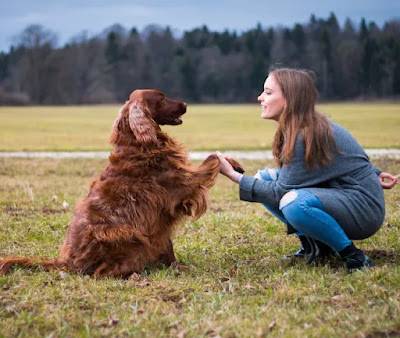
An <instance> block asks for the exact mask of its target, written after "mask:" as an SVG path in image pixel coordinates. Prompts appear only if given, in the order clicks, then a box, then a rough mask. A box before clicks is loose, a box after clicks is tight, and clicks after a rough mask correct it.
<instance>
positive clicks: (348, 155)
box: [239, 122, 385, 239]
mask: <svg viewBox="0 0 400 338" xmlns="http://www.w3.org/2000/svg"><path fill="white" fill-rule="evenodd" d="M331 127H332V131H333V135H334V138H335V140H336V144H337V147H338V149H339V150H340V151H338V152H335V153H334V161H333V163H332V164H330V165H329V166H325V167H324V166H319V167H317V168H313V169H307V168H306V166H305V162H304V143H303V141H302V139H301V137H300V136H298V137H297V140H296V144H295V148H294V156H293V160H292V161H291V162H290V163H289V165H288V166H283V167H282V168H280V170H279V177H278V179H277V180H276V181H264V180H262V179H258V178H255V177H251V176H247V175H244V176H243V177H242V179H241V181H240V192H239V196H240V199H241V200H243V201H248V202H259V203H266V204H268V205H270V206H271V207H273V208H278V207H279V201H280V200H281V198H282V197H283V195H284V194H286V193H287V192H289V191H290V190H293V189H307V190H308V191H310V192H312V193H313V194H315V195H316V196H317V197H318V198H319V200H320V201H321V203H322V205H323V207H324V210H325V211H326V212H327V213H328V214H330V215H331V216H332V217H333V218H335V219H336V221H337V222H338V223H339V224H340V226H341V227H342V228H343V230H344V231H345V232H346V234H347V235H348V236H349V238H350V239H364V238H367V237H369V236H371V235H373V234H374V233H375V232H377V231H378V229H379V228H380V226H381V225H382V223H383V219H384V216H385V201H384V195H383V191H382V187H381V184H380V182H379V178H378V175H379V173H380V170H379V169H377V168H375V167H374V166H373V165H372V164H371V162H370V160H369V158H368V156H367V155H366V153H365V151H364V150H363V148H362V147H361V146H360V145H359V144H358V142H357V141H356V140H355V138H354V137H353V136H352V135H351V134H350V133H349V132H348V131H347V130H346V129H344V128H343V127H341V126H339V125H338V124H336V123H334V122H331Z"/></svg>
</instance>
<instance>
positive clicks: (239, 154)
mask: <svg viewBox="0 0 400 338" xmlns="http://www.w3.org/2000/svg"><path fill="white" fill-rule="evenodd" d="M365 151H366V153H367V154H368V156H369V157H370V158H379V157H389V158H395V159H400V149H366V150H365ZM211 153H213V152H212V151H192V152H190V153H189V157H190V158H191V159H193V160H202V159H205V158H206V157H207V156H208V155H209V154H211ZM223 153H224V155H226V156H229V157H232V158H236V159H247V160H270V159H272V158H273V157H272V153H271V151H270V150H256V151H238V150H227V151H224V152H223ZM109 154H110V152H108V151H77V152H0V157H25V158H27V157H28V158H44V157H47V158H108V156H109Z"/></svg>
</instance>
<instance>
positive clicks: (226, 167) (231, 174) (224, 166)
mask: <svg viewBox="0 0 400 338" xmlns="http://www.w3.org/2000/svg"><path fill="white" fill-rule="evenodd" d="M217 156H218V158H219V161H220V169H219V172H220V173H221V174H222V175H225V176H226V177H228V178H230V179H231V180H232V181H234V182H236V183H239V180H240V178H241V177H242V174H240V173H238V172H237V171H235V169H233V167H232V166H231V164H230V163H229V162H228V161H227V160H226V158H225V157H224V156H223V155H222V154H220V153H219V152H217Z"/></svg>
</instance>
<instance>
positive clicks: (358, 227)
mask: <svg viewBox="0 0 400 338" xmlns="http://www.w3.org/2000/svg"><path fill="white" fill-rule="evenodd" d="M258 101H259V102H260V103H261V108H262V109H261V110H262V113H261V117H262V118H263V119H271V120H275V121H276V122H278V127H277V131H276V133H275V137H274V141H273V144H272V150H273V155H274V158H275V160H276V162H277V164H278V169H272V168H271V169H268V168H267V169H263V170H260V171H259V172H258V173H257V175H256V176H255V177H250V176H246V175H241V174H239V173H237V172H235V171H234V170H233V168H232V167H231V166H230V164H229V163H228V162H227V161H226V160H225V159H224V157H223V156H222V155H220V154H219V158H220V160H221V163H222V164H221V173H222V174H223V175H225V176H227V177H228V178H230V179H231V180H232V181H234V182H237V183H239V185H240V199H241V200H243V201H249V202H259V203H262V204H263V205H264V206H265V207H266V208H267V209H268V210H269V211H270V212H271V213H272V214H273V215H275V216H276V217H277V218H279V219H280V220H281V221H282V222H284V223H285V224H286V225H287V226H288V233H296V234H297V235H298V236H299V239H300V240H301V242H302V244H303V246H302V247H301V248H300V250H299V251H298V252H296V253H295V255H297V256H300V255H304V254H305V255H307V256H308V262H310V261H312V260H313V259H314V258H315V257H317V256H319V255H320V256H321V255H323V254H326V253H328V252H329V251H331V250H333V251H335V252H337V253H339V255H340V256H341V257H342V258H343V259H344V261H345V264H346V267H347V269H348V270H353V269H359V268H363V267H371V266H373V263H372V261H371V260H370V259H369V258H368V257H367V256H366V255H365V254H364V253H363V252H362V251H361V250H360V249H358V248H356V247H355V245H354V243H353V240H360V239H365V238H368V237H370V236H372V235H373V234H375V233H376V232H377V231H378V230H379V228H380V226H381V225H382V223H383V219H384V217H385V201H384V195H383V190H382V188H392V187H393V186H394V185H395V184H396V183H397V178H396V177H394V176H392V175H390V174H388V173H384V172H381V171H380V170H379V169H377V168H375V167H374V166H373V165H372V164H371V162H370V160H369V158H368V156H367V155H366V154H365V152H364V150H363V148H362V147H361V146H360V145H359V143H358V142H357V141H356V140H355V139H354V137H353V136H352V135H351V134H350V133H349V132H348V131H347V130H346V129H344V128H342V127H341V126H339V125H338V124H336V123H334V122H332V121H330V120H329V119H328V118H327V117H325V116H324V115H322V114H321V113H319V112H318V111H316V110H315V104H316V101H317V90H316V87H315V77H314V74H313V73H312V72H310V71H304V70H296V69H287V68H285V69H275V70H272V71H271V72H270V73H269V75H268V77H267V79H266V81H265V83H264V91H263V92H262V93H261V95H260V96H259V97H258Z"/></svg>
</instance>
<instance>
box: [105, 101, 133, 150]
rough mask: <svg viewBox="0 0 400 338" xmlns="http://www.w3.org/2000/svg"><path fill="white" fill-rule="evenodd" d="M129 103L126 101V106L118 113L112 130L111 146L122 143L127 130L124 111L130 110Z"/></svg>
mask: <svg viewBox="0 0 400 338" xmlns="http://www.w3.org/2000/svg"><path fill="white" fill-rule="evenodd" d="M128 104H129V101H126V102H125V104H124V105H123V106H122V107H121V109H120V110H119V112H118V116H117V118H116V119H115V121H114V124H113V126H112V128H111V136H110V143H111V144H114V145H116V144H119V143H120V142H121V138H122V137H123V135H122V134H123V131H124V130H125V129H126V127H125V126H124V125H125V124H126V123H124V120H125V119H124V111H125V110H127V109H128Z"/></svg>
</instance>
